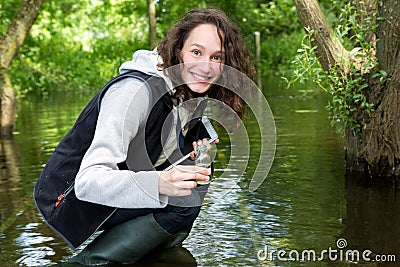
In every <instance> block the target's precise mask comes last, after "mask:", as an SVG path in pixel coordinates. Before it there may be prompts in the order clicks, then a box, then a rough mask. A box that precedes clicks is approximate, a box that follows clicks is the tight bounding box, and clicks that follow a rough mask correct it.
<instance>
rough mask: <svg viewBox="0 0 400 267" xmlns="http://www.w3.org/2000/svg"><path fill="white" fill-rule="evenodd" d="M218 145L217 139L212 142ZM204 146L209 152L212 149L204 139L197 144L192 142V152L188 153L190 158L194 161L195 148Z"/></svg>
mask: <svg viewBox="0 0 400 267" xmlns="http://www.w3.org/2000/svg"><path fill="white" fill-rule="evenodd" d="M218 143H219V138H217V139H215V140H214V144H218ZM202 144H205V145H206V146H207V149H208V150H210V149H212V146H213V144H210V142H208V140H207V138H204V139H200V140H198V141H197V142H196V141H195V142H193V151H192V152H190V158H191V159H194V158H195V157H196V148H197V146H199V145H202Z"/></svg>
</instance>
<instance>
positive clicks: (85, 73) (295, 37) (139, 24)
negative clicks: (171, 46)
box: [0, 0, 340, 98]
mask: <svg viewBox="0 0 400 267" xmlns="http://www.w3.org/2000/svg"><path fill="white" fill-rule="evenodd" d="M21 2H22V0H3V1H2V3H0V34H1V35H4V34H5V33H6V31H7V26H8V25H9V24H10V22H11V21H12V19H13V18H14V16H15V14H16V12H17V11H18V9H19V7H20V5H21ZM147 5H148V3H147V1H146V0H136V1H117V0H82V1H75V0H63V1H44V3H43V5H42V7H41V10H40V13H39V16H38V17H37V19H36V21H35V23H34V25H33V26H32V28H31V30H30V33H29V35H28V36H27V38H26V39H25V41H24V43H23V45H22V46H21V48H20V50H19V52H18V54H17V56H16V58H15V59H14V60H13V61H12V64H11V66H10V69H9V73H10V78H11V83H12V84H13V88H14V91H15V93H16V95H17V97H19V98H21V97H24V96H26V95H27V94H36V95H43V96H45V95H48V94H51V93H56V92H69V91H75V92H82V93H85V92H86V93H87V92H93V91H97V90H99V89H100V88H101V87H102V85H103V84H104V83H105V82H106V81H107V80H109V79H110V78H111V77H112V76H114V75H116V74H117V73H118V67H119V66H120V64H121V63H122V62H124V61H127V60H129V59H131V57H132V54H133V52H134V51H135V50H137V49H152V48H153V47H150V43H149V17H148V6H147ZM320 5H321V7H322V9H323V10H324V13H325V14H326V16H327V18H328V20H329V22H330V23H331V24H332V25H335V24H337V21H335V20H337V18H338V13H339V12H340V3H339V4H337V2H336V1H328V0H323V1H320ZM155 7H156V33H157V40H160V39H162V37H163V36H164V34H165V33H166V31H167V30H168V29H169V28H170V27H171V26H172V25H173V24H174V23H175V22H176V21H177V20H179V18H180V17H181V16H182V15H183V14H184V13H185V12H187V11H188V10H190V9H192V8H199V7H216V8H220V9H222V10H224V11H225V12H226V13H227V14H228V15H229V16H230V18H232V20H234V21H235V22H236V23H237V24H238V25H239V26H240V27H241V30H242V32H243V34H244V37H245V40H246V42H247V45H248V47H249V49H250V50H251V52H252V54H253V55H254V52H255V48H254V32H255V31H259V32H260V33H261V64H260V66H259V72H260V73H261V75H262V76H263V77H265V76H269V75H275V76H286V75H289V76H290V75H291V74H290V73H291V71H292V70H291V68H292V67H291V66H292V64H291V62H292V61H293V59H294V57H295V55H296V53H297V49H298V48H299V47H300V43H301V41H302V38H303V36H304V29H303V27H302V25H301V23H300V21H299V19H298V16H297V14H296V7H295V5H294V3H293V1H292V0H275V1H257V0H243V1H240V2H238V1H233V0H227V1H216V0H207V1H204V0H201V1H200V0H193V1H189V2H188V1H185V0H174V1H171V0H159V1H155Z"/></svg>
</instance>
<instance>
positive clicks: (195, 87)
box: [188, 83, 211, 94]
mask: <svg viewBox="0 0 400 267" xmlns="http://www.w3.org/2000/svg"><path fill="white" fill-rule="evenodd" d="M188 87H189V89H190V91H192V92H193V93H195V94H204V93H206V92H207V91H208V89H210V87H211V85H210V84H209V83H192V84H188Z"/></svg>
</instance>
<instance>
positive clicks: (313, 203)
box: [0, 79, 400, 266]
mask: <svg viewBox="0 0 400 267" xmlns="http://www.w3.org/2000/svg"><path fill="white" fill-rule="evenodd" d="M283 87H284V86H282V85H280V83H279V81H278V80H274V79H271V80H266V83H265V84H264V88H266V93H265V94H266V95H267V98H268V101H269V104H270V107H271V109H272V111H273V113H274V117H275V123H276V129H277V150H276V155H275V160H274V163H273V165H272V168H271V171H270V173H269V175H268V177H267V179H266V180H265V181H264V183H263V184H262V186H261V187H260V188H259V189H258V190H257V191H255V192H249V190H248V189H247V188H248V183H249V181H248V179H246V175H245V177H244V178H243V179H241V181H240V182H239V186H237V187H236V188H233V189H232V190H230V191H229V192H228V193H227V194H225V195H224V196H223V197H215V194H214V193H213V192H214V190H215V192H217V191H218V189H219V188H218V186H219V184H221V182H216V183H215V184H214V185H213V186H211V189H210V193H209V194H208V196H207V200H208V201H207V203H206V204H205V205H204V206H203V208H202V212H201V214H200V216H199V218H198V219H197V220H196V222H195V225H194V228H193V230H192V233H191V235H190V236H189V238H188V239H187V240H186V241H185V242H184V247H185V248H186V250H180V251H175V252H171V255H174V256H173V258H174V261H176V262H179V261H180V262H186V264H182V263H181V264H167V263H165V261H162V260H154V259H153V260H152V261H151V262H150V263H148V265H146V266H196V265H197V266H398V265H397V264H396V263H391V264H389V263H382V262H378V261H377V260H378V258H377V256H380V258H379V260H381V261H382V260H384V261H393V260H394V258H393V256H395V257H396V259H397V261H400V227H399V225H400V200H399V190H398V189H397V188H396V187H395V185H393V184H391V183H384V182H377V181H373V182H366V181H364V180H363V179H361V178H357V177H355V176H354V175H352V176H349V175H346V173H345V169H344V158H343V144H342V140H341V137H340V136H339V135H338V134H337V133H336V132H335V130H334V129H333V128H331V127H330V126H329V121H328V114H327V112H326V110H325V105H326V104H327V98H326V96H324V95H321V94H311V95H309V96H308V97H307V98H306V99H304V98H303V97H301V96H299V93H298V92H297V91H294V90H291V91H289V90H286V89H284V88H283ZM88 100H89V96H77V95H74V94H70V95H68V94H63V95H59V96H54V97H52V98H45V99H41V98H35V97H28V98H26V99H21V100H20V102H19V118H18V124H17V127H16V129H15V137H14V138H12V139H3V140H1V151H0V251H1V254H0V266H54V265H57V263H58V262H60V261H62V260H65V259H66V258H68V256H70V255H71V253H72V252H71V250H70V249H69V248H68V247H67V246H66V244H65V243H64V242H63V241H62V240H61V238H59V237H58V236H57V235H56V234H55V233H53V232H52V230H50V229H49V228H48V227H47V226H46V224H45V223H44V222H43V221H42V219H41V218H40V216H39V214H38V212H37V211H36V208H35V206H34V203H33V199H32V191H33V187H34V184H35V182H36V179H37V177H38V175H39V173H40V171H41V169H42V167H43V164H44V163H45V162H46V161H47V159H48V157H49V156H50V154H51V153H52V151H53V149H54V147H55V146H56V145H57V143H58V142H59V140H60V139H61V138H62V136H63V135H64V134H65V133H66V132H67V131H68V129H69V128H70V127H71V125H72V124H73V122H74V120H75V118H76V116H77V115H78V114H79V112H80V111H81V109H82V108H83V106H84V105H85V103H86V102H87V101H88ZM248 124H249V125H250V128H249V129H251V127H252V125H253V124H254V125H255V122H254V121H252V120H250V121H248ZM257 138H259V137H257V135H256V134H255V135H254V136H250V139H251V140H252V141H251V142H255V143H257V141H259V140H257ZM221 139H223V138H221ZM224 146H226V147H224ZM225 150H226V151H229V147H228V146H227V145H226V144H225V143H224V141H223V140H222V142H221V144H220V145H219V153H220V154H221V153H222V154H223V152H224V151H225ZM254 151H257V149H254ZM227 153H228V152H227ZM224 162H225V161H224V159H221V158H220V159H218V160H217V162H216V168H217V170H218V169H221V170H222V169H223V168H224ZM257 163H258V162H257V157H256V156H254V155H251V156H250V160H249V166H248V171H249V173H250V172H251V170H252V169H254V167H255V166H256V165H257ZM220 179H221V180H220V181H223V179H228V177H225V178H224V177H222V178H220ZM278 251H281V252H279V253H278ZM349 251H350V253H348V252H349ZM356 251H357V252H358V253H359V254H356ZM370 251H371V253H370ZM174 253H175V254H174ZM313 253H315V257H314V254H313ZM302 255H304V256H305V257H304V258H303V261H301V257H302ZM346 255H348V257H347V258H346ZM357 255H358V256H359V257H358V258H357ZM322 258H323V260H322ZM369 259H370V260H371V262H368V260H369ZM372 260H375V261H372ZM190 262H191V263H190ZM194 262H196V263H195V264H194ZM357 262H358V263H357ZM398 264H400V263H398Z"/></svg>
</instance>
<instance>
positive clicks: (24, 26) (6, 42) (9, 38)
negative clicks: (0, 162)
mask: <svg viewBox="0 0 400 267" xmlns="http://www.w3.org/2000/svg"><path fill="white" fill-rule="evenodd" d="M41 6H42V0H24V1H23V2H22V5H21V7H20V9H19V11H18V13H17V15H16V16H15V18H14V20H13V22H12V23H11V24H10V25H9V26H8V29H7V32H6V34H5V35H4V36H3V37H2V38H1V40H0V91H1V97H0V101H1V105H0V108H1V117H0V118H1V120H0V134H1V135H3V136H4V135H11V134H12V131H13V128H14V124H15V120H16V117H17V107H16V102H15V94H14V91H13V88H12V85H11V82H10V77H9V74H8V68H9V66H10V64H11V62H12V60H13V59H14V57H15V55H16V54H17V52H18V49H19V48H20V47H21V45H22V44H23V42H24V40H25V37H26V36H27V35H28V33H29V30H30V28H31V27H32V25H33V23H34V21H35V19H36V17H37V15H38V14H39V9H40V7H41Z"/></svg>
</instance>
